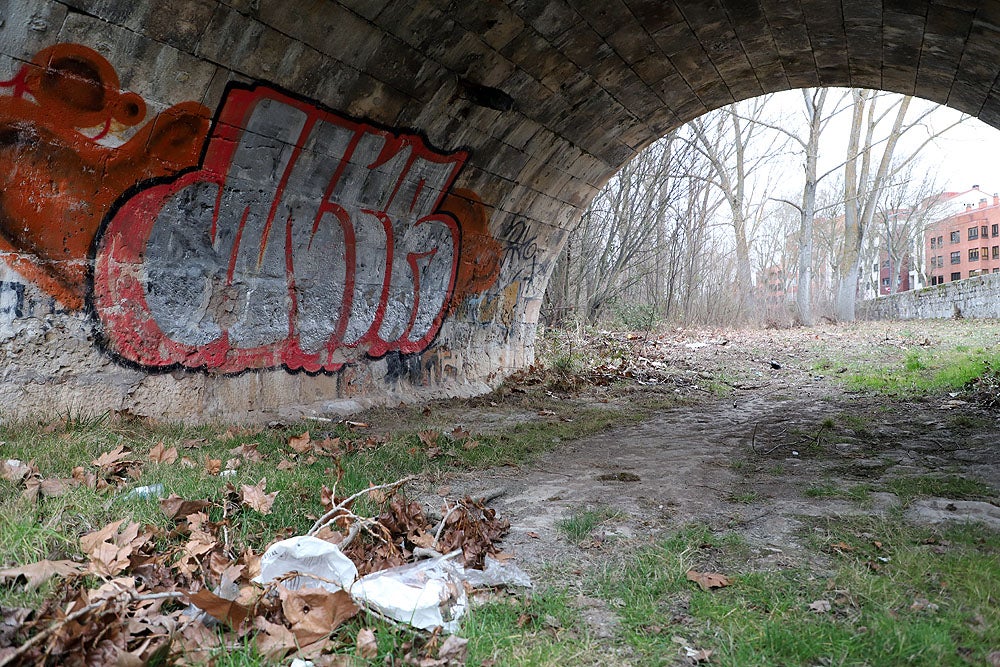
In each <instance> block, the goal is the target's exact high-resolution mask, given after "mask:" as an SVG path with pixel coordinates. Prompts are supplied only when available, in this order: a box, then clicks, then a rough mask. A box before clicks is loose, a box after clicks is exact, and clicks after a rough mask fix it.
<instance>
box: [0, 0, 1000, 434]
mask: <svg viewBox="0 0 1000 667" xmlns="http://www.w3.org/2000/svg"><path fill="white" fill-rule="evenodd" d="M998 50H1000V3H997V2H992V1H991V2H986V1H982V2H975V1H972V2H961V3H938V2H936V1H931V0H918V1H915V2H908V3H900V2H885V3H882V2H877V1H876V2H863V3H859V2H846V1H845V2H830V0H801V1H800V2H795V3H789V2H782V1H778V0H710V1H707V2H706V1H705V0H674V1H673V2H671V1H662V0H655V1H652V0H588V1H586V2H582V1H581V2H575V1H574V2H568V1H567V0H531V1H518V2H501V1H500V0H476V1H475V2H471V1H470V2H446V1H445V0H413V1H409V0H408V1H398V2H390V1H388V0H296V1H295V2H286V1H284V0H3V2H0V260H2V266H3V269H2V275H0V345H2V348H3V354H4V363H3V367H2V368H0V415H3V416H12V415H23V414H37V413H42V414H45V415H51V414H53V413H54V412H56V413H57V412H67V411H68V412H80V413H94V412H101V411H104V410H109V409H121V410H129V411H132V412H135V413H139V414H148V415H154V416H160V417H168V418H184V419H214V418H237V419H267V418H270V417H273V416H277V415H292V416H294V415H301V414H318V413H325V412H328V411H331V410H338V409H350V408H355V407H358V406H360V405H365V404H368V403H372V402H395V401H398V400H411V399H420V398H427V397H430V396H439V395H445V394H448V395H454V394H471V393H476V392H481V391H484V390H486V389H487V388H488V387H489V386H490V385H492V384H495V383H496V382H497V381H499V379H500V378H502V377H503V376H504V375H505V374H507V373H509V372H510V371H511V370H512V369H514V368H517V367H519V366H521V365H523V364H525V363H527V362H529V361H530V360H531V359H532V357H533V344H534V327H535V322H536V321H537V316H538V309H539V306H540V303H541V298H542V294H543V292H544V289H545V286H546V283H547V281H548V277H549V274H550V273H551V270H552V266H553V264H554V262H555V258H556V256H557V255H558V252H559V250H560V248H561V247H562V244H563V242H564V241H565V239H566V236H567V234H568V232H569V230H571V229H572V227H573V226H574V225H575V224H576V222H577V220H578V219H579V215H580V212H581V211H582V210H583V208H584V207H585V206H586V205H587V203H588V202H589V201H590V199H591V198H592V197H593V195H594V193H595V192H596V191H597V190H598V188H600V187H601V185H603V184H604V183H605V182H606V181H607V179H608V178H609V177H610V176H611V175H612V174H614V173H615V171H616V170H617V169H619V168H620V166H621V165H622V164H624V163H625V162H626V161H627V160H629V159H630V158H631V157H632V156H633V155H635V154H636V152H637V151H639V150H641V149H642V148H643V147H645V146H647V145H648V144H649V143H650V142H652V141H654V140H655V139H656V138H658V137H660V136H662V135H663V134H664V133H666V132H668V131H669V130H671V129H672V128H675V127H677V126H679V125H680V124H682V123H684V122H686V121H688V120H690V119H692V118H695V117H697V116H698V115H700V114H702V113H704V112H706V111H708V110H711V109H714V108H717V107H720V106H722V105H725V104H728V103H731V102H733V101H735V100H740V99H745V98H748V97H753V96H756V95H760V94H763V93H767V92H773V91H778V90H785V89H789V88H795V87H801V86H818V85H830V86H836V85H840V86H846V85H859V86H868V87H873V88H883V89H887V90H894V91H897V92H902V93H910V94H916V95H920V96H923V97H927V98H930V99H933V100H936V101H939V102H942V103H948V104H950V105H951V106H954V107H955V108H958V109H960V110H962V111H966V112H968V113H971V114H974V115H978V116H979V117H980V118H983V119H984V120H986V121H987V122H998V121H1000V94H997V92H996V91H994V89H993V85H994V79H995V74H996V63H997V62H998V61H1000V56H998Z"/></svg>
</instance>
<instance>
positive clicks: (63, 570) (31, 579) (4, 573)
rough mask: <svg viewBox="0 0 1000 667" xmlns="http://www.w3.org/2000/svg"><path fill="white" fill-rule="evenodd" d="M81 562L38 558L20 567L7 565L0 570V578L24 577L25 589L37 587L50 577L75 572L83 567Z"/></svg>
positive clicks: (63, 575) (14, 578)
mask: <svg viewBox="0 0 1000 667" xmlns="http://www.w3.org/2000/svg"><path fill="white" fill-rule="evenodd" d="M85 567H86V566H85V565H83V564H82V563H74V562H73V561H71V560H47V559H46V560H40V561H38V562H37V563H31V564H29V565H22V566H21V567H8V568H4V569H2V570H0V580H7V579H10V580H11V581H17V579H18V578H20V577H24V579H25V584H24V587H25V589H26V590H29V591H30V590H33V589H35V588H38V587H39V586H41V585H42V584H43V583H45V582H46V581H48V580H49V579H51V578H52V577H65V576H66V575H69V574H77V573H79V572H82V571H83V570H84V569H85Z"/></svg>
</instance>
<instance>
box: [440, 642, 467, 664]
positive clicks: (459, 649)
mask: <svg viewBox="0 0 1000 667" xmlns="http://www.w3.org/2000/svg"><path fill="white" fill-rule="evenodd" d="M468 644H469V640H468V639H463V638H462V637H459V636H458V635H448V638H447V639H445V640H444V643H442V644H441V648H439V649H438V660H440V661H443V662H444V663H445V664H456V665H464V664H465V655H466V653H467V652H468V650H469V646H468Z"/></svg>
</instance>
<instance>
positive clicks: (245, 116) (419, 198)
mask: <svg viewBox="0 0 1000 667" xmlns="http://www.w3.org/2000/svg"><path fill="white" fill-rule="evenodd" d="M4 91H6V92H7V93H8V94H6V95H2V94H0V185H2V190H0V260H2V261H5V262H6V263H8V264H9V265H10V266H11V267H12V268H14V269H15V270H16V271H17V272H19V273H20V274H21V275H23V276H25V277H27V278H29V279H30V280H32V281H34V282H35V283H36V284H37V285H38V286H40V287H41V288H42V289H44V290H46V291H47V292H48V293H49V294H51V295H53V296H54V297H56V298H57V299H58V300H59V301H60V302H62V304H63V305H65V306H66V307H67V308H70V309H79V308H82V307H83V303H84V300H85V299H87V298H88V297H89V298H90V299H91V302H92V304H93V306H94V308H93V312H94V314H95V315H96V317H97V319H98V321H99V323H100V325H101V327H102V330H103V336H102V340H104V341H105V342H106V345H107V346H108V348H109V350H110V351H112V352H114V353H115V354H116V355H117V356H118V357H120V358H122V359H124V360H127V361H129V362H132V363H136V364H140V365H143V366H146V367H157V368H163V367H169V366H181V367H186V368H192V369H208V370H213V371H218V372H239V371H243V370H248V369H258V368H270V367H275V366H286V367H288V368H290V369H304V370H307V371H332V370H337V369H339V368H341V367H342V366H343V365H344V364H345V363H350V362H351V361H354V360H356V359H359V358H361V357H363V356H365V355H368V356H373V357H379V356H382V355H384V354H386V353H388V352H393V351H395V352H402V353H407V354H408V353H414V352H420V351H422V350H425V349H426V348H427V347H428V346H429V345H430V343H431V341H432V340H433V339H434V337H435V336H436V335H437V333H438V331H439V329H440V327H441V325H442V323H443V320H444V318H445V317H446V316H447V315H448V314H449V313H453V312H454V310H455V306H456V304H457V303H458V302H459V301H460V300H462V299H465V298H466V297H469V296H471V295H473V294H476V293H479V292H482V291H484V290H486V289H488V288H489V287H491V286H492V285H493V283H494V282H495V281H496V279H497V275H498V273H499V271H500V255H501V253H500V246H499V244H498V243H497V242H496V241H495V240H494V239H493V238H492V237H491V236H490V234H489V231H488V229H487V213H486V207H485V206H484V204H483V203H482V202H481V201H480V200H479V198H478V197H477V196H476V194H475V193H473V192H471V191H468V190H461V189H454V190H453V189H452V184H453V182H454V180H455V178H456V176H457V174H458V172H459V170H460V169H461V168H462V166H463V164H464V162H465V160H466V158H467V155H466V153H465V152H462V151H458V152H454V153H444V152H440V151H436V150H434V149H432V148H430V147H429V146H428V145H427V144H425V143H424V142H423V141H422V140H421V138H420V137H418V136H416V135H412V134H405V133H398V132H395V131H391V130H387V129H383V128H378V127H375V126H373V125H370V124H367V123H364V122H360V121H355V120H352V119H348V118H344V117H342V116H340V115H337V114H335V113H332V112H329V111H326V110H323V109H320V108H319V107H317V106H316V105H315V104H311V103H309V102H306V101H302V100H299V99H296V98H293V97H291V96H288V95H285V94H283V93H280V92H278V91H276V90H273V89H271V88H268V87H266V86H259V87H253V88H245V87H233V88H231V89H230V90H228V91H227V93H226V96H225V98H224V100H223V102H222V104H221V106H220V109H219V112H218V113H217V116H216V119H215V121H214V124H212V126H211V136H209V132H210V130H209V120H208V118H209V112H208V110H207V109H205V108H204V107H203V106H201V105H200V104H197V103H194V102H185V103H182V104H178V105H175V106H173V107H171V108H169V109H167V110H166V111H164V112H162V113H160V114H159V115H157V116H155V117H154V118H153V119H152V120H151V121H150V122H148V123H147V124H146V125H145V126H142V127H139V125H140V123H141V122H142V120H143V118H144V117H145V115H146V105H145V102H144V101H143V100H142V98H140V97H139V96H138V95H136V94H134V93H131V92H123V91H121V90H120V89H119V79H118V75H117V73H116V72H115V70H114V68H113V67H112V66H111V65H110V63H108V61H107V60H105V59H104V58H103V57H101V56H100V55H99V54H98V53H97V52H95V51H93V50H92V49H89V48H87V47H84V46H80V45H76V44H59V45H56V46H53V47H49V48H47V49H44V50H42V51H40V52H39V53H38V54H37V55H36V56H35V58H34V59H33V60H32V62H31V63H29V64H27V65H24V66H23V67H21V69H20V70H19V71H18V72H17V74H16V75H15V76H14V77H13V78H12V79H10V80H9V81H0V93H3V92H4ZM137 128H138V129H137ZM206 139H207V140H208V141H207V144H206ZM142 183H148V185H146V186H145V187H144V188H143V189H141V190H136V188H137V187H138V186H139V185H140V184H142ZM129 191H134V194H132V196H131V197H130V198H128V199H127V200H124V201H123V200H122V197H123V195H124V194H125V193H126V192H129ZM115 202H119V204H118V206H117V209H115V210H112V206H114V205H115ZM102 221H105V224H104V228H103V229H100V227H101V224H102ZM90 278H92V280H90ZM89 287H92V291H90V292H88V288H89Z"/></svg>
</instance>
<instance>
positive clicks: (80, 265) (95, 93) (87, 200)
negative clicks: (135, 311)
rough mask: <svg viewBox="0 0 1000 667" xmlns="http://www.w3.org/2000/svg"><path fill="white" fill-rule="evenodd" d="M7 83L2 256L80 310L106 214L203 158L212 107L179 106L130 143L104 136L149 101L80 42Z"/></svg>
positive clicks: (1, 103) (0, 162)
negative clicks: (127, 88) (132, 191)
mask: <svg viewBox="0 0 1000 667" xmlns="http://www.w3.org/2000/svg"><path fill="white" fill-rule="evenodd" d="M0 88H7V89H10V90H11V94H10V95H9V96H5V97H0V256H4V259H6V260H7V262H8V264H10V266H11V267H12V268H13V269H14V270H16V271H17V272H18V273H20V274H22V275H23V276H25V277H26V278H29V279H30V280H33V281H34V282H35V283H36V284H38V285H39V286H40V287H41V288H42V289H44V290H45V291H46V292H48V293H49V294H51V295H52V296H54V297H56V298H57V299H58V300H59V301H60V302H62V304H63V305H64V306H66V307H67V308H71V309H78V308H81V307H82V306H83V302H84V298H85V295H86V289H87V286H86V277H87V257H88V254H89V252H90V249H91V245H92V243H93V241H94V236H95V235H96V233H97V230H98V228H99V227H100V224H101V221H102V220H103V219H104V216H105V215H106V214H107V212H108V210H109V209H110V208H111V206H112V204H113V203H114V202H115V200H117V199H118V198H119V197H121V195H122V194H124V193H125V192H126V191H127V190H128V189H129V188H131V187H133V186H134V185H136V184H138V183H139V182H141V181H145V180H148V179H153V178H161V177H164V176H169V175H172V174H176V173H177V172H179V171H180V170H182V169H185V168H187V167H190V166H193V165H195V164H196V163H197V161H198V156H199V153H200V152H201V147H202V144H203V142H204V140H205V137H206V136H207V135H208V128H209V111H208V109H206V108H205V107H204V106H202V105H201V104H198V103H195V102H185V103H182V104H178V105H175V106H173V107H170V108H169V109H167V110H166V111H164V112H162V113H160V114H158V115H157V116H155V117H154V118H153V119H152V120H151V121H150V122H149V123H147V124H146V125H145V126H144V127H142V128H141V129H139V130H138V131H136V132H135V133H134V134H133V135H132V136H131V138H129V139H128V140H127V141H126V142H125V143H123V144H122V145H120V146H111V145H107V144H106V143H101V140H102V139H104V138H105V137H107V136H108V135H109V134H110V133H112V132H115V133H117V132H121V131H124V130H127V129H128V128H131V127H134V126H136V125H138V124H139V123H140V122H142V120H143V118H145V116H146V104H145V102H144V101H143V99H142V98H141V97H139V96H138V95H136V94H135V93H131V92H123V91H121V90H120V88H119V79H118V75H117V73H116V72H115V70H114V68H113V67H112V66H111V64H110V63H109V62H108V61H107V60H105V59H104V58H103V57H102V56H101V55H100V54H98V53H97V52H96V51H94V50H93V49H89V48H87V47H85V46H80V45H78V44H58V45H56V46H52V47H49V48H47V49H44V50H42V51H39V52H38V53H37V54H36V55H35V57H34V59H33V60H32V61H31V63H28V64H26V65H24V66H22V67H21V69H20V70H19V71H18V73H17V75H16V76H15V77H14V78H13V79H11V80H10V81H0ZM84 130H88V132H84Z"/></svg>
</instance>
